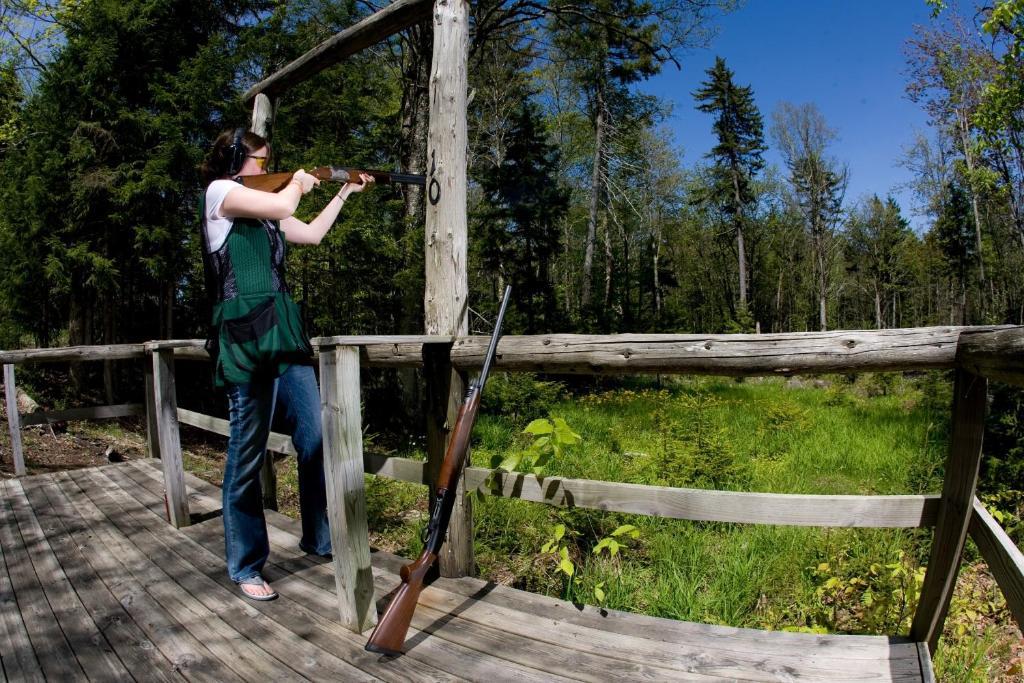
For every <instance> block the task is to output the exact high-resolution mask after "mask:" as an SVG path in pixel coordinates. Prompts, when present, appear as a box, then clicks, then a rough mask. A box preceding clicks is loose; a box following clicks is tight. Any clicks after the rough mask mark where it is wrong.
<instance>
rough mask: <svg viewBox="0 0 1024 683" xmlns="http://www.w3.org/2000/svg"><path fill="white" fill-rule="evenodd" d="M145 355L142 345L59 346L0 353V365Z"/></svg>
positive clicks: (114, 358) (140, 356)
mask: <svg viewBox="0 0 1024 683" xmlns="http://www.w3.org/2000/svg"><path fill="white" fill-rule="evenodd" d="M145 355H146V352H145V346H144V345H143V344H112V345H106V346H61V347H56V348H52V349H22V350H20V351H0V363H26V362H32V363H61V362H66V361H72V362H75V361H84V360H117V359H119V358H142V357H143V356H145Z"/></svg>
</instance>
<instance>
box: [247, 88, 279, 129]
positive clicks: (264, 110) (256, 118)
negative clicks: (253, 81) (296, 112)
mask: <svg viewBox="0 0 1024 683" xmlns="http://www.w3.org/2000/svg"><path fill="white" fill-rule="evenodd" d="M273 114H274V107H273V105H272V104H271V103H270V98H269V97H267V96H266V95H264V94H263V93H260V94H259V95H257V96H256V99H255V100H254V101H253V104H252V125H251V126H249V130H251V131H252V132H253V133H256V135H259V136H260V137H261V138H264V139H265V138H266V137H267V132H268V131H269V130H270V119H271V117H272V116H273Z"/></svg>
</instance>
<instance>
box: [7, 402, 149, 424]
mask: <svg viewBox="0 0 1024 683" xmlns="http://www.w3.org/2000/svg"><path fill="white" fill-rule="evenodd" d="M145 414H146V406H144V405H143V404H141V403H121V404H118V405H114V406H92V407H89V408H68V409H67V410H51V411H49V412H38V413H32V414H31V415H25V416H24V417H23V418H22V421H21V424H22V425H24V426H26V427H27V426H29V425H41V424H49V423H53V422H73V421H76V420H105V419H109V418H114V417H130V416H133V415H145Z"/></svg>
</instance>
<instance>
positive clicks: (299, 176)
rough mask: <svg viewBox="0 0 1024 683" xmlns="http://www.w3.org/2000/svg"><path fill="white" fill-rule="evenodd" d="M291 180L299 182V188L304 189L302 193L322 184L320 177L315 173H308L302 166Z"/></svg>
mask: <svg viewBox="0 0 1024 683" xmlns="http://www.w3.org/2000/svg"><path fill="white" fill-rule="evenodd" d="M290 182H293V183H295V184H297V185H298V186H299V189H300V190H302V194H306V193H307V192H309V191H310V190H312V189H313V188H314V187H316V186H317V185H319V184H320V179H319V178H317V177H316V176H314V175H310V174H309V173H306V171H305V170H304V169H301V168H300V169H299V170H298V171H296V172H295V175H293V176H292V179H291V181H290Z"/></svg>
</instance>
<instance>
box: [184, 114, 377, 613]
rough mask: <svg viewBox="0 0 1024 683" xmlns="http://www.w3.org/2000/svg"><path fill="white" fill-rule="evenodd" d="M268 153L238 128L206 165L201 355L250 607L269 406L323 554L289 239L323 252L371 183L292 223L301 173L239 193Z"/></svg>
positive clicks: (323, 503)
mask: <svg viewBox="0 0 1024 683" xmlns="http://www.w3.org/2000/svg"><path fill="white" fill-rule="evenodd" d="M269 157H270V147H269V146H268V145H267V142H266V140H264V139H263V138H262V137H260V136H258V135H256V134H254V133H248V132H245V130H244V129H241V128H239V129H236V130H233V131H231V130H229V131H225V132H224V133H222V134H221V135H220V137H218V138H217V140H216V141H215V142H214V143H213V148H212V149H211V150H210V154H209V156H208V157H207V159H206V161H205V163H204V164H203V167H202V175H203V182H204V183H205V191H204V192H203V195H202V202H201V208H200V215H201V216H202V229H201V234H202V242H203V264H204V266H205V271H206V286H207V291H208V294H209V296H210V299H211V301H212V302H213V318H212V321H211V322H212V332H211V339H210V341H209V342H207V348H208V350H210V352H211V356H212V357H213V360H214V363H215V366H214V367H215V373H214V378H215V379H214V381H215V383H216V384H217V386H223V387H224V388H225V389H226V390H227V395H228V406H229V417H230V428H231V431H230V436H229V437H228V453H227V463H226V465H225V468H224V486H223V494H224V501H223V511H224V542H225V545H226V556H227V565H228V567H227V568H228V575H229V576H230V577H231V580H232V581H234V582H235V583H237V584H238V587H239V590H241V591H242V594H243V595H245V596H246V597H247V598H250V599H252V600H273V599H274V598H276V597H277V593H275V592H274V590H273V589H272V588H271V587H270V584H268V583H267V582H266V581H264V579H263V576H262V574H261V572H262V569H263V565H264V564H265V563H266V561H267V556H268V555H269V552H270V545H269V542H268V540H267V526H266V521H265V520H264V517H263V500H262V493H261V491H260V468H261V466H262V464H263V458H264V457H265V454H266V447H267V437H268V436H269V434H270V423H271V420H272V418H273V416H274V409H275V405H276V406H278V407H280V408H281V409H282V411H283V414H284V417H285V421H286V423H287V430H288V433H289V434H290V435H291V437H292V443H293V444H294V445H295V450H296V451H297V452H298V471H299V509H300V512H301V515H302V539H301V540H300V541H299V548H300V549H302V550H303V551H305V552H306V553H310V554H314V555H320V556H330V554H331V535H330V531H329V528H328V525H327V494H326V490H325V482H324V467H323V439H322V433H321V427H320V390H319V388H318V387H317V383H316V376H315V375H314V374H313V368H312V367H310V366H309V365H306V364H303V362H304V361H307V360H308V359H309V357H310V356H311V355H312V348H311V346H310V344H309V340H308V339H307V337H306V332H305V329H304V328H303V324H302V318H301V316H300V315H299V310H298V306H296V304H295V302H294V301H293V300H292V297H291V294H290V293H289V289H288V284H287V279H286V277H285V275H286V273H285V253H286V250H287V246H286V244H285V241H286V240H287V241H288V242H295V243H299V244H318V243H319V242H320V240H321V239H323V237H324V235H325V234H327V231H328V230H329V229H330V228H331V226H332V225H333V224H334V221H335V219H336V218H337V217H338V212H339V211H341V207H342V206H343V205H344V204H345V200H346V199H348V197H350V196H351V195H352V194H354V193H356V192H361V191H362V190H363V189H364V188H365V187H366V186H367V185H368V184H370V183H372V182H374V178H373V177H372V176H370V175H367V174H360V175H359V176H358V178H359V180H360V181H361V182H358V183H351V182H349V183H345V184H344V185H342V186H341V189H340V190H339V191H338V193H337V194H336V195H335V196H333V197H332V198H331V200H330V201H329V202H328V203H327V206H325V207H324V208H323V210H321V211H320V214H319V215H318V216H317V217H316V218H314V219H313V220H312V221H310V222H309V223H305V222H303V221H301V220H299V219H298V218H296V217H295V216H294V215H293V214H294V212H295V209H296V208H297V207H298V205H299V200H300V199H302V196H303V195H305V194H306V193H308V192H309V191H310V190H312V189H313V187H315V186H316V185H319V184H320V179H318V178H317V177H315V176H313V175H311V174H309V173H306V172H305V171H303V170H301V169H300V170H298V171H296V172H295V173H293V174H290V177H289V178H288V180H287V182H286V183H284V185H283V187H281V188H280V189H279V191H277V192H264V191H261V190H257V189H253V188H250V187H246V186H245V184H244V181H245V180H246V179H247V178H258V177H261V176H263V175H265V174H266V166H267V160H268V158H269Z"/></svg>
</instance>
